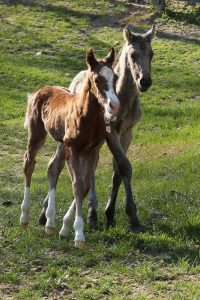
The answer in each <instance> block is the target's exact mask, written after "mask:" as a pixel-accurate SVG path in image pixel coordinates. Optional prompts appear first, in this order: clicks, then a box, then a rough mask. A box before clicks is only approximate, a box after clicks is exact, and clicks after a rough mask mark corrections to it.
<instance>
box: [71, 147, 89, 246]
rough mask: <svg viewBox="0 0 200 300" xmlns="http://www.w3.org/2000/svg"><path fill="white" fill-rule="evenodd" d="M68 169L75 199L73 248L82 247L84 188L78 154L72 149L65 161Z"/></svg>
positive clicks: (83, 237)
mask: <svg viewBox="0 0 200 300" xmlns="http://www.w3.org/2000/svg"><path fill="white" fill-rule="evenodd" d="M67 163H68V168H69V171H70V174H71V178H72V187H73V193H74V199H75V206H76V212H75V221H74V230H75V239H74V241H75V246H76V247H82V246H84V243H85V236H84V233H83V228H84V222H83V211H82V201H83V198H84V192H85V186H84V182H83V179H82V172H81V162H80V157H79V153H78V152H77V151H75V150H74V149H73V148H70V156H69V159H68V161H67Z"/></svg>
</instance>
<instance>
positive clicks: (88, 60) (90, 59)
mask: <svg viewBox="0 0 200 300" xmlns="http://www.w3.org/2000/svg"><path fill="white" fill-rule="evenodd" d="M86 63H87V65H88V66H90V68H91V70H94V68H95V66H96V65H98V61H97V60H96V58H95V56H94V52H93V49H92V48H90V49H89V50H88V52H87V55H86Z"/></svg>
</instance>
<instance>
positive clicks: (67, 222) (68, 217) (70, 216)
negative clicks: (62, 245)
mask: <svg viewBox="0 0 200 300" xmlns="http://www.w3.org/2000/svg"><path fill="white" fill-rule="evenodd" d="M74 215H75V200H74V201H73V202H72V204H71V206H70V208H69V209H68V211H67V213H66V214H65V216H64V218H63V226H62V228H61V230H60V232H59V235H60V236H63V237H66V236H68V234H69V231H70V227H71V226H72V224H73V220H74Z"/></svg>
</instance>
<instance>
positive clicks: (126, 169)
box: [118, 159, 132, 180]
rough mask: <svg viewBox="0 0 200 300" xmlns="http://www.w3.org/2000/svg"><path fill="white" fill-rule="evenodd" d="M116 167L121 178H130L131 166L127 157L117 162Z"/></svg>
mask: <svg viewBox="0 0 200 300" xmlns="http://www.w3.org/2000/svg"><path fill="white" fill-rule="evenodd" d="M118 169H119V172H120V176H121V178H124V177H126V178H128V179H129V180H130V179H131V176H132V167H131V164H130V162H129V161H128V159H126V160H124V161H121V162H119V164H118Z"/></svg>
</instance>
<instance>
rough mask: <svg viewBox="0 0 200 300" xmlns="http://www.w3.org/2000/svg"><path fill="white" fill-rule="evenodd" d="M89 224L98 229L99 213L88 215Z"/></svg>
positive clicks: (93, 212)
mask: <svg viewBox="0 0 200 300" xmlns="http://www.w3.org/2000/svg"><path fill="white" fill-rule="evenodd" d="M87 223H88V224H89V225H90V226H91V227H92V228H97V223H98V215H97V212H96V211H91V212H89V213H88V217H87Z"/></svg>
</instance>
